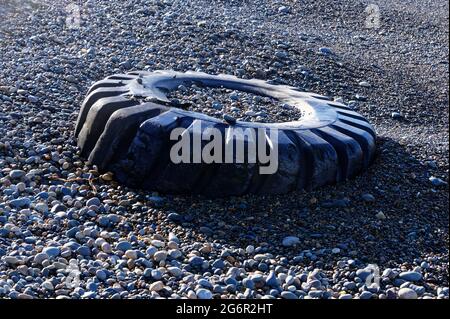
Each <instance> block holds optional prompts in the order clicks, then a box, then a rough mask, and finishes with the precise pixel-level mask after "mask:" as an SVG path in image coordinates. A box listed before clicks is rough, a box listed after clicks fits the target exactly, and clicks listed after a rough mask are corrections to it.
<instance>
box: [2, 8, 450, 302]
mask: <svg viewBox="0 0 450 319" xmlns="http://www.w3.org/2000/svg"><path fill="white" fill-rule="evenodd" d="M74 3H75V2H74ZM377 3H378V6H379V7H378V9H379V14H380V15H379V24H377V19H376V17H375V18H374V17H373V16H371V15H373V14H374V12H375V14H376V13H377V10H374V9H373V7H370V6H369V9H367V8H368V5H369V4H370V3H369V2H366V1H344V0H342V1H335V2H333V5H332V6H331V5H329V2H328V1H324V0H319V1H317V0H307V1H301V2H299V3H294V2H292V1H269V0H254V1H214V2H213V1H202V0H189V1H176V0H175V1H165V0H154V1H143V0H125V1H116V0H113V1H100V0H98V1H96V0H88V1H83V4H82V5H80V6H79V7H78V9H79V13H80V16H79V18H80V19H78V18H77V9H76V8H75V9H74V7H73V3H72V2H69V1H45V0H42V1H30V0H29V1H14V0H6V1H2V2H1V3H0V298H21V299H31V298H190V299H196V298H199V299H210V298H257V299H259V298H285V299H306V298H335V299H396V298H400V299H416V298H423V299H431V298H439V299H443V298H445V299H447V298H448V297H449V291H448V262H449V259H448V257H449V255H448V252H449V246H448V240H449V238H448V228H449V206H448V200H449V196H448V194H449V192H448V190H449V189H448V174H449V171H448V170H449V156H448V154H449V140H448V133H449V125H448V123H449V118H448V103H449V95H448V84H449V83H448V49H449V47H448V13H449V7H448V3H446V2H444V1H433V0H426V1H413V2H412V3H409V4H408V5H406V4H405V5H402V4H400V3H397V2H395V1H377ZM70 4H72V6H69V5H70ZM68 6H69V7H68ZM71 17H72V18H71ZM368 19H369V20H368ZM78 21H79V22H80V24H79V25H78V24H77V22H78ZM156 69H174V70H177V71H187V70H198V71H204V72H208V73H212V74H217V73H226V74H233V75H236V76H239V77H242V78H258V79H265V80H269V81H270V82H271V83H279V84H289V85H294V86H297V87H299V88H301V89H303V90H305V91H311V92H315V93H319V94H323V95H327V96H330V97H332V98H334V99H336V100H339V101H343V102H345V103H347V104H348V105H350V106H351V107H352V108H354V109H355V110H357V111H358V112H359V113H361V114H362V115H364V116H365V117H367V118H368V120H369V121H370V122H371V123H373V125H374V127H375V129H376V131H377V133H378V135H379V139H378V150H379V153H378V155H377V158H376V160H375V163H374V164H373V165H372V166H371V167H370V169H369V170H368V171H367V172H365V173H363V174H361V175H360V176H358V177H357V178H355V179H353V180H349V181H347V182H344V183H341V184H339V185H335V186H328V187H323V188H320V189H317V190H314V191H302V192H294V193H290V194H287V195H282V196H259V197H258V196H243V197H231V198H222V199H206V198H201V197H193V196H172V195H169V194H157V193H148V192H141V191H139V190H135V189H128V188H124V187H123V186H121V185H118V184H117V183H116V182H115V181H114V177H113V176H111V174H108V173H107V172H97V170H96V168H95V167H93V166H89V165H87V164H86V162H85V161H84V159H83V158H80V157H79V155H78V150H77V147H76V141H75V139H74V137H73V130H74V124H75V120H76V117H77V115H78V112H79V107H80V104H81V102H82V99H83V98H84V95H85V93H86V91H87V89H88V88H89V86H90V85H91V84H92V83H93V82H95V81H98V80H100V79H102V78H104V77H105V76H107V75H110V74H114V73H120V72H127V71H131V70H156ZM202 94H204V93H202ZM226 94H228V95H229V94H230V93H226ZM202 96H203V95H202ZM244 97H245V96H244ZM220 103H221V105H222V106H223V108H224V109H225V110H227V112H228V109H229V108H231V107H232V103H233V101H229V96H228V97H225V98H224V100H223V101H222V102H220ZM207 107H209V106H207ZM211 107H213V101H211ZM244 115H245V114H244ZM282 116H283V115H281V114H280V116H279V117H277V114H272V115H271V118H270V119H271V120H274V121H275V120H276V121H283V120H284V118H282ZM238 117H239V116H238ZM249 120H250V119H249ZM291 120H292V119H291ZM374 273H375V274H376V273H378V274H379V278H378V277H377V276H375V278H374V280H371V276H372V275H373V274H374ZM375 279H379V281H377V280H375ZM377 283H378V284H377Z"/></svg>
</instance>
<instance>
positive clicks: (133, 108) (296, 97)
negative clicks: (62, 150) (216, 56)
mask: <svg viewBox="0 0 450 319" xmlns="http://www.w3.org/2000/svg"><path fill="white" fill-rule="evenodd" d="M192 83H196V84H199V85H202V86H208V87H225V88H230V89H234V90H239V91H245V92H250V93H254V94H259V95H263V96H269V97H272V98H276V99H278V100H280V101H282V102H285V103H288V104H291V105H293V106H296V107H298V108H300V109H301V110H302V111H303V113H304V116H303V117H302V118H301V119H300V120H298V121H294V122H286V123H255V122H241V121H237V122H236V123H232V124H230V123H226V122H224V121H222V120H220V119H216V118H213V117H210V116H207V115H204V114H201V113H198V112H190V111H186V110H182V109H179V108H176V107H171V106H170V101H169V100H168V99H167V97H166V94H165V93H167V92H168V91H171V90H174V89H176V88H177V87H178V86H179V85H181V84H183V85H190V84H192ZM132 96H142V97H147V100H150V102H139V101H138V100H136V99H132V98H130V97H132ZM196 121H201V122H202V127H208V126H210V127H214V128H217V129H219V130H220V131H221V132H222V131H224V130H225V129H226V128H227V127H228V126H230V125H233V126H235V127H241V128H248V127H249V128H276V129H278V170H277V172H276V173H274V174H271V175H264V174H260V173H259V170H258V164H250V163H240V164H239V163H230V164H225V163H212V164H204V163H196V164H193V163H180V164H174V163H173V162H172V161H170V158H169V152H170V147H171V145H172V144H173V143H174V142H175V141H171V140H170V138H169V134H170V131H171V130H172V129H173V128H175V127H183V128H184V129H185V130H186V133H189V134H192V132H191V131H192V127H193V125H194V123H195V122H196ZM75 135H76V137H77V139H78V146H79V147H80V149H81V154H82V156H84V157H87V158H88V159H89V162H90V163H92V164H95V165H97V166H98V168H99V169H100V170H101V171H107V170H108V171H112V172H113V173H114V175H115V178H116V179H117V180H118V181H119V182H121V183H124V184H125V185H127V186H130V187H134V188H140V189H145V190H156V191H160V192H164V193H191V194H204V195H207V196H212V197H218V196H229V195H243V194H248V193H253V194H281V193H286V192H289V191H292V190H300V189H312V188H315V187H318V186H322V185H325V184H332V183H336V182H339V181H343V180H346V179H349V178H351V177H353V176H355V175H356V174H358V173H359V172H361V171H362V170H364V169H366V168H367V167H368V166H369V165H370V163H371V162H372V160H373V158H374V155H375V149H376V134H375V131H374V129H373V127H372V126H371V125H370V124H369V123H368V122H367V121H366V119H365V118H364V117H363V116H361V115H360V114H358V113H357V112H355V111H353V110H352V109H350V108H349V107H347V106H346V105H344V104H342V103H338V102H335V101H331V100H329V99H328V98H327V97H324V96H321V95H317V94H314V93H306V92H301V91H299V90H298V89H297V88H295V87H290V86H286V85H273V84H269V83H267V82H265V81H262V80H246V79H239V78H237V77H234V76H229V75H208V74H205V73H199V72H186V73H180V72H174V71H155V72H130V73H128V74H118V75H113V76H109V77H107V78H106V79H104V80H102V81H99V82H96V83H95V84H94V85H93V86H92V87H91V88H90V89H89V91H88V94H87V96H86V98H85V100H84V102H83V105H82V107H81V110H80V113H79V116H78V120H77V123H76V128H75ZM171 143H172V144H171Z"/></svg>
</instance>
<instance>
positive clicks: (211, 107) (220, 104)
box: [167, 85, 303, 123]
mask: <svg viewBox="0 0 450 319" xmlns="http://www.w3.org/2000/svg"><path fill="white" fill-rule="evenodd" d="M167 97H168V98H169V99H170V101H171V104H172V105H174V106H176V107H179V108H182V109H185V110H189V111H196V112H200V113H204V114H208V115H210V116H212V117H215V118H219V119H222V118H224V117H225V116H231V117H232V118H233V119H236V120H240V121H247V122H259V123H281V122H290V121H296V120H299V119H300V118H301V117H302V116H303V114H302V111H301V110H299V109H297V108H296V107H295V106H292V105H289V104H286V103H281V102H279V101H278V100H276V99H274V98H270V97H266V96H261V95H257V94H252V93H246V92H236V91H232V90H228V89H225V88H202V87H196V86H195V85H192V86H190V87H185V86H181V88H178V90H175V91H172V92H169V94H168V95H167Z"/></svg>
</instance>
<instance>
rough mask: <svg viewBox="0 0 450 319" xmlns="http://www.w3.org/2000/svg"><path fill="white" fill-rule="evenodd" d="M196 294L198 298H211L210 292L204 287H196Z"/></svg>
mask: <svg viewBox="0 0 450 319" xmlns="http://www.w3.org/2000/svg"><path fill="white" fill-rule="evenodd" d="M196 295H197V298H198V299H212V297H213V295H212V292H211V291H209V290H207V289H204V288H200V289H198V290H197V291H196Z"/></svg>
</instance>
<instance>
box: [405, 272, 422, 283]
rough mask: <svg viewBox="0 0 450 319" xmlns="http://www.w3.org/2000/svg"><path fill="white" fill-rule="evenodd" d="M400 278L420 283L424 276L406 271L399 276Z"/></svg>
mask: <svg viewBox="0 0 450 319" xmlns="http://www.w3.org/2000/svg"><path fill="white" fill-rule="evenodd" d="M399 278H400V279H403V280H406V281H420V280H422V278H423V276H422V274H421V273H419V272H416V271H404V272H401V273H400V274H399Z"/></svg>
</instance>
